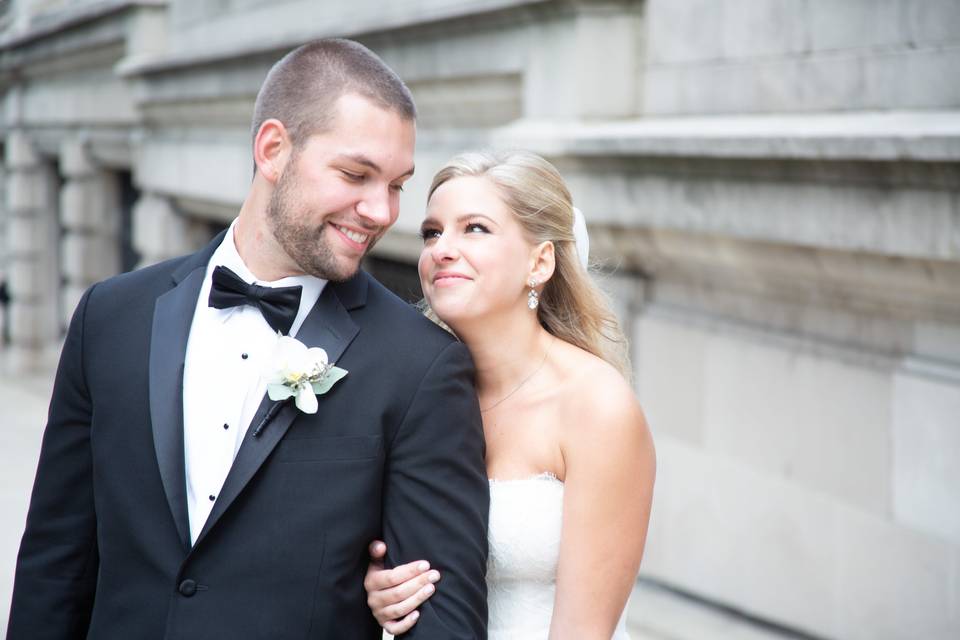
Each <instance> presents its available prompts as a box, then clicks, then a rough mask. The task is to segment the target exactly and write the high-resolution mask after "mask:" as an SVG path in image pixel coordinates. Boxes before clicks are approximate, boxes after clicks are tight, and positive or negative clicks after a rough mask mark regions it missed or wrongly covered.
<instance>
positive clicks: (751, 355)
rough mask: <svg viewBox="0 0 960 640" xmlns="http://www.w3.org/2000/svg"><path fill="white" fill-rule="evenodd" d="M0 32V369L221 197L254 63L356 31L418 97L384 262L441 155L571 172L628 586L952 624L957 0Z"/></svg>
mask: <svg viewBox="0 0 960 640" xmlns="http://www.w3.org/2000/svg"><path fill="white" fill-rule="evenodd" d="M0 29H2V31H0V94H2V96H3V99H2V102H0V140H2V141H0V144H2V148H3V149H2V150H3V159H4V160H3V163H2V171H0V193H2V195H3V200H2V202H3V206H2V208H0V279H2V280H4V281H5V282H6V283H7V288H8V291H9V296H10V302H9V304H7V305H6V306H5V314H4V316H3V318H4V319H3V323H4V334H5V335H6V336H7V339H5V340H4V344H3V346H2V347H0V354H2V363H3V366H5V367H6V368H7V369H8V370H10V371H26V370H30V369H37V368H39V369H44V368H49V367H50V366H52V363H53V362H55V360H56V355H57V352H58V349H59V341H60V339H61V336H62V334H63V330H64V327H65V324H66V321H67V319H68V318H69V315H70V313H71V311H72V309H73V306H74V305H75V303H76V301H77V299H78V298H79V296H80V295H81V293H82V292H83V290H84V289H85V288H86V287H87V286H89V285H90V284H91V283H93V282H95V281H97V280H99V279H101V278H104V277H107V276H109V275H112V274H114V273H117V272H118V271H120V270H123V269H129V268H133V267H135V266H137V265H142V264H148V263H152V262H155V261H158V260H161V259H164V258H166V257H170V256H174V255H179V254H182V253H185V252H188V251H190V250H192V249H194V248H196V247H198V246H201V245H202V244H203V243H204V242H205V241H206V240H207V239H208V238H210V237H211V235H212V233H213V232H215V231H216V230H217V229H220V228H223V227H224V226H225V225H226V224H228V223H229V221H230V220H231V219H232V218H233V217H234V216H235V215H236V212H237V210H238V207H239V204H240V202H241V199H242V197H243V195H244V193H245V191H246V187H247V184H248V181H249V180H250V176H251V166H252V165H251V159H250V153H249V145H250V143H249V140H250V132H249V121H250V115H251V112H252V104H253V98H254V96H255V94H256V91H257V89H258V87H259V85H260V83H261V81H262V80H263V77H264V76H265V74H266V71H267V69H268V68H269V67H270V65H271V64H272V63H273V62H274V61H275V60H276V59H277V58H278V57H279V56H280V55H281V54H282V53H283V52H284V51H285V50H287V49H289V48H292V47H293V46H295V45H297V44H299V43H301V42H304V41H306V40H309V39H312V38H315V37H320V36H329V35H337V36H347V37H352V38H355V39H358V40H360V41H362V42H364V43H365V44H367V45H368V46H370V47H371V48H373V49H374V50H376V51H377V52H378V53H380V54H381V55H382V57H383V58H384V59H385V60H386V61H387V62H388V63H389V64H390V65H391V66H392V67H393V68H394V69H396V70H397V72H398V73H399V74H400V75H401V76H402V77H403V78H404V79H405V80H406V81H407V82H408V84H409V85H410V87H411V89H412V91H413V93H414V95H415V98H416V100H417V104H418V106H419V109H420V113H421V118H420V122H419V137H418V152H417V176H416V178H415V179H414V180H413V181H412V182H411V184H410V187H409V188H408V189H407V191H406V193H405V195H404V196H403V201H402V214H401V218H400V221H399V222H398V224H397V225H396V227H395V229H394V231H392V232H391V233H390V234H389V235H388V236H387V237H386V238H385V239H384V240H383V241H382V242H381V244H380V245H378V247H377V250H376V254H375V256H373V260H372V261H371V268H372V269H373V270H374V271H378V270H381V271H382V272H383V273H384V274H385V276H386V277H388V278H390V277H393V278H395V279H397V281H398V282H409V279H410V271H409V270H410V266H411V265H412V264H413V263H414V261H415V259H416V255H417V253H418V243H419V241H418V239H417V237H416V229H417V226H418V222H419V216H420V214H421V212H422V210H423V204H424V193H425V189H426V186H427V184H428V182H429V178H430V176H431V174H432V172H433V171H434V170H435V169H436V168H438V167H439V165H440V163H442V161H443V160H444V159H446V158H447V157H448V156H449V155H451V154H452V153H453V152H455V151H458V150H461V149H464V148H471V147H478V146H495V147H500V146H510V147H525V148H530V149H532V150H535V151H538V152H540V153H542V154H544V155H546V156H547V157H549V158H550V159H551V160H553V161H554V162H555V164H557V166H558V167H559V168H560V169H561V171H562V172H563V173H564V174H565V176H567V178H568V179H569V182H570V184H571V187H572V190H573V192H574V195H575V198H576V200H577V202H578V204H579V206H580V207H581V208H582V209H583V210H584V211H585V212H586V214H587V218H588V220H589V222H590V226H591V232H592V240H593V254H592V257H593V259H594V261H596V262H598V263H600V264H601V265H602V267H603V270H604V271H605V273H606V275H604V277H603V280H604V283H605V286H607V287H608V288H609V289H610V291H611V292H612V293H613V295H614V296H615V298H616V300H617V303H618V305H619V308H620V311H621V314H622V318H623V320H624V322H625V323H626V326H627V328H628V333H629V334H630V336H631V337H632V341H633V356H634V366H635V380H634V382H635V386H636V389H637V393H638V394H639V397H640V398H641V401H642V402H643V404H644V406H645V408H646V411H647V413H648V417H649V419H650V421H651V424H652V426H653V429H654V432H655V436H656V440H657V445H658V452H659V461H660V464H659V478H658V486H657V494H656V499H655V510H654V515H653V519H652V525H651V532H650V536H649V544H648V550H647V554H646V557H645V559H644V567H643V572H642V573H643V578H644V579H645V580H646V581H648V582H654V583H657V584H662V585H665V586H667V587H669V588H670V589H673V590H676V591H680V592H683V593H685V594H689V595H690V596H692V597H694V598H697V599H700V600H703V601H705V602H711V603H716V604H717V605H720V606H723V607H729V608H732V609H735V610H738V611H741V612H743V613H744V614H745V615H747V616H750V617H754V618H757V619H759V620H762V621H767V622H770V623H773V624H775V625H778V626H781V627H785V628H788V629H793V630H796V631H797V632H800V633H803V634H809V635H810V636H814V637H822V638H865V639H866V638H870V639H875V638H908V637H909V638H931V639H932V638H955V637H958V636H960V76H958V74H957V69H958V68H960V3H956V2H952V1H950V0H842V1H840V2H816V1H813V0H646V1H642V0H354V2H351V3H337V2H328V1H320V0H315V1H308V0H284V1H281V2H268V1H267V0H125V1H121V0H72V1H67V0H11V1H7V2H0ZM378 272H379V271H378ZM587 426H588V425H587ZM633 608H634V610H635V612H636V613H635V616H636V619H638V620H641V621H643V622H644V624H648V625H651V626H652V627H655V626H656V624H657V621H656V612H651V611H646V610H645V609H644V602H643V600H642V598H636V599H635V602H634V603H633Z"/></svg>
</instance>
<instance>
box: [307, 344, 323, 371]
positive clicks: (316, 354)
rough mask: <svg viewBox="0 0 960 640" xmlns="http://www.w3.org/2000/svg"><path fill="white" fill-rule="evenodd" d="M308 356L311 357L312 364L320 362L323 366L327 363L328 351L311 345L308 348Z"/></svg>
mask: <svg viewBox="0 0 960 640" xmlns="http://www.w3.org/2000/svg"><path fill="white" fill-rule="evenodd" d="M307 356H308V357H309V359H310V366H311V368H312V367H313V365H314V364H316V363H319V364H320V365H321V366H322V365H325V364H327V352H326V351H324V350H323V349H321V348H320V347H310V348H309V349H307Z"/></svg>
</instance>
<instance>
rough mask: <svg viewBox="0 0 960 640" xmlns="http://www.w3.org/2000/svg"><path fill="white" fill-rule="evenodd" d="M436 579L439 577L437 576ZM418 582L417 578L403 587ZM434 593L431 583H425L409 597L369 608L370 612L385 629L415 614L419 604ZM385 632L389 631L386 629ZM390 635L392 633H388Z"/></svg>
mask: <svg viewBox="0 0 960 640" xmlns="http://www.w3.org/2000/svg"><path fill="white" fill-rule="evenodd" d="M431 573H436V572H431ZM437 577H439V574H438V576H437ZM420 581H421V578H418V579H417V580H416V581H411V583H410V584H407V585H404V587H407V588H409V587H410V586H411V585H412V584H413V583H414V582H417V583H419V582H420ZM393 591H394V594H399V591H397V590H393ZM435 591H436V587H434V586H433V583H432V582H429V581H427V582H426V584H423V585H419V584H418V585H417V588H416V589H414V590H413V591H412V593H411V595H410V596H408V597H406V598H404V599H403V600H399V601H395V602H392V603H390V604H386V606H382V607H372V606H371V610H372V611H373V615H374V617H375V618H376V619H377V621H379V622H380V623H381V624H382V625H383V626H384V628H385V629H386V623H387V622H399V621H402V620H404V619H406V618H407V617H408V616H409V615H410V614H411V613H413V612H415V611H416V609H417V608H418V607H419V606H420V605H421V604H423V603H424V602H426V601H427V599H428V598H430V596H432V595H433V594H434V592H435ZM387 631H390V630H389V629H387ZM390 633H393V632H392V631H390Z"/></svg>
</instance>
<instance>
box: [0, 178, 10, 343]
mask: <svg viewBox="0 0 960 640" xmlns="http://www.w3.org/2000/svg"><path fill="white" fill-rule="evenodd" d="M6 188H7V168H6V167H4V166H2V165H0V350H2V349H3V348H4V347H5V346H6V335H7V330H8V329H9V327H7V311H6V307H5V303H6V297H7V296H9V290H8V289H7V287H8V286H9V284H8V282H7V280H8V279H9V277H10V245H9V242H8V240H7V226H8V218H9V215H7V196H6Z"/></svg>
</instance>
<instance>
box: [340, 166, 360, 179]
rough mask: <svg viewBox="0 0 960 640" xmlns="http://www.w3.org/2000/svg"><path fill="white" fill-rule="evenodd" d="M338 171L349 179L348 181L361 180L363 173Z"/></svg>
mask: <svg viewBox="0 0 960 640" xmlns="http://www.w3.org/2000/svg"><path fill="white" fill-rule="evenodd" d="M340 173H342V174H343V177H344V178H346V179H347V180H349V181H350V182H362V181H363V174H362V173H352V172H350V171H344V170H343V169H341V170H340Z"/></svg>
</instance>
